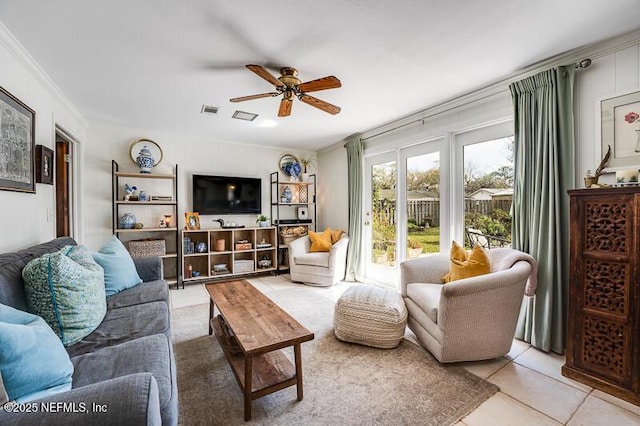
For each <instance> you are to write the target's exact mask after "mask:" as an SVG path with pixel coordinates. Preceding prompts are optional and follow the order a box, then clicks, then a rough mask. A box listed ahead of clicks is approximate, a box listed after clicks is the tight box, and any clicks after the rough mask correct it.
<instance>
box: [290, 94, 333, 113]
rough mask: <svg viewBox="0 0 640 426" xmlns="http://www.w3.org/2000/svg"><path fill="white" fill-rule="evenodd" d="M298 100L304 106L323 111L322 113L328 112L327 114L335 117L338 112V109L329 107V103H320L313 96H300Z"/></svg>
mask: <svg viewBox="0 0 640 426" xmlns="http://www.w3.org/2000/svg"><path fill="white" fill-rule="evenodd" d="M298 98H299V99H300V100H301V101H302V102H304V103H305V104H309V105H311V106H313V107H316V108H318V109H321V110H323V111H324V112H328V113H329V114H332V115H336V114H337V113H339V112H340V107H337V106H335V105H331V104H330V103H329V102H325V101H321V100H320V99H318V98H314V97H313V96H309V95H305V94H302V95H300V96H298Z"/></svg>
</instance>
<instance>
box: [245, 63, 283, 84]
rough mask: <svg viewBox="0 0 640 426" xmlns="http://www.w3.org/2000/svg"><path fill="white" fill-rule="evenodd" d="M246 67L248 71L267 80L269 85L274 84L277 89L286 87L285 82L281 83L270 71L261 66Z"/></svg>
mask: <svg viewBox="0 0 640 426" xmlns="http://www.w3.org/2000/svg"><path fill="white" fill-rule="evenodd" d="M246 67H247V68H248V69H250V70H251V71H253V72H254V73H256V74H258V75H259V76H260V77H262V78H264V79H265V80H267V81H268V82H269V83H271V84H273V85H274V86H276V87H284V83H283V82H281V81H280V80H278V79H277V78H275V77H274V76H273V74H271V73H270V72H269V71H267V70H266V69H264V68H263V67H262V66H260V65H247V66H246Z"/></svg>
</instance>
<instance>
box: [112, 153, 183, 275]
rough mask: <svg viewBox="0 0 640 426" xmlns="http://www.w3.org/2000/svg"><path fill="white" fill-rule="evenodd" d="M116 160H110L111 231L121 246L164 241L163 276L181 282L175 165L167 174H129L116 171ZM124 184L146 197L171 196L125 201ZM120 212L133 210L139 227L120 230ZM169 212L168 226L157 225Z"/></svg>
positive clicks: (180, 251)
mask: <svg viewBox="0 0 640 426" xmlns="http://www.w3.org/2000/svg"><path fill="white" fill-rule="evenodd" d="M119 169H120V166H119V165H118V163H117V162H116V161H111V177H112V182H111V195H112V232H113V234H114V235H115V236H117V237H118V239H120V240H121V241H122V242H123V243H124V244H125V246H127V247H128V243H129V242H130V241H134V240H141V239H144V240H146V239H150V240H164V242H165V248H166V254H164V255H161V256H160V258H161V259H162V264H163V265H162V266H163V270H164V274H165V276H164V278H165V280H167V282H168V283H169V284H176V287H178V285H179V284H180V283H181V275H180V267H179V259H180V258H181V256H182V250H181V248H182V247H181V245H180V244H179V241H180V235H179V234H180V231H179V229H178V227H177V224H178V222H179V217H178V166H177V165H176V166H175V167H174V169H173V173H171V174H160V173H149V174H145V173H132V172H124V171H120V170H119ZM125 183H126V184H129V185H135V186H136V187H137V188H138V189H139V190H140V191H145V192H147V194H148V196H149V197H151V195H163V196H171V200H170V201H125V200H124V194H125ZM124 213H133V214H135V216H136V221H137V222H138V223H142V224H143V225H144V227H143V228H142V229H123V228H121V227H120V219H121V217H122V216H123V215H124ZM166 214H170V215H172V224H171V227H166V228H161V227H159V226H158V225H159V223H160V220H161V218H162V217H163V216H164V215H166Z"/></svg>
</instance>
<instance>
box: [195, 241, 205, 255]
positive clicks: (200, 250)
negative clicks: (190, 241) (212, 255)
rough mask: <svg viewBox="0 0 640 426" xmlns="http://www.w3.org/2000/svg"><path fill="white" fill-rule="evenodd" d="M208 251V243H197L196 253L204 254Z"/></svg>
mask: <svg viewBox="0 0 640 426" xmlns="http://www.w3.org/2000/svg"><path fill="white" fill-rule="evenodd" d="M206 251H207V243H205V242H202V241H201V242H199V243H196V252H198V253H204V252H206Z"/></svg>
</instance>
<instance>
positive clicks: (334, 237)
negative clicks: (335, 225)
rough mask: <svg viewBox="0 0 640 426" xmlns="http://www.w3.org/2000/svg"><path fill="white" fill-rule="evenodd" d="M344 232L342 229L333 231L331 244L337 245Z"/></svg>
mask: <svg viewBox="0 0 640 426" xmlns="http://www.w3.org/2000/svg"><path fill="white" fill-rule="evenodd" d="M327 229H331V228H327ZM343 232H344V231H342V230H340V229H331V244H335V243H337V242H338V240H339V239H340V237H342V233H343Z"/></svg>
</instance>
